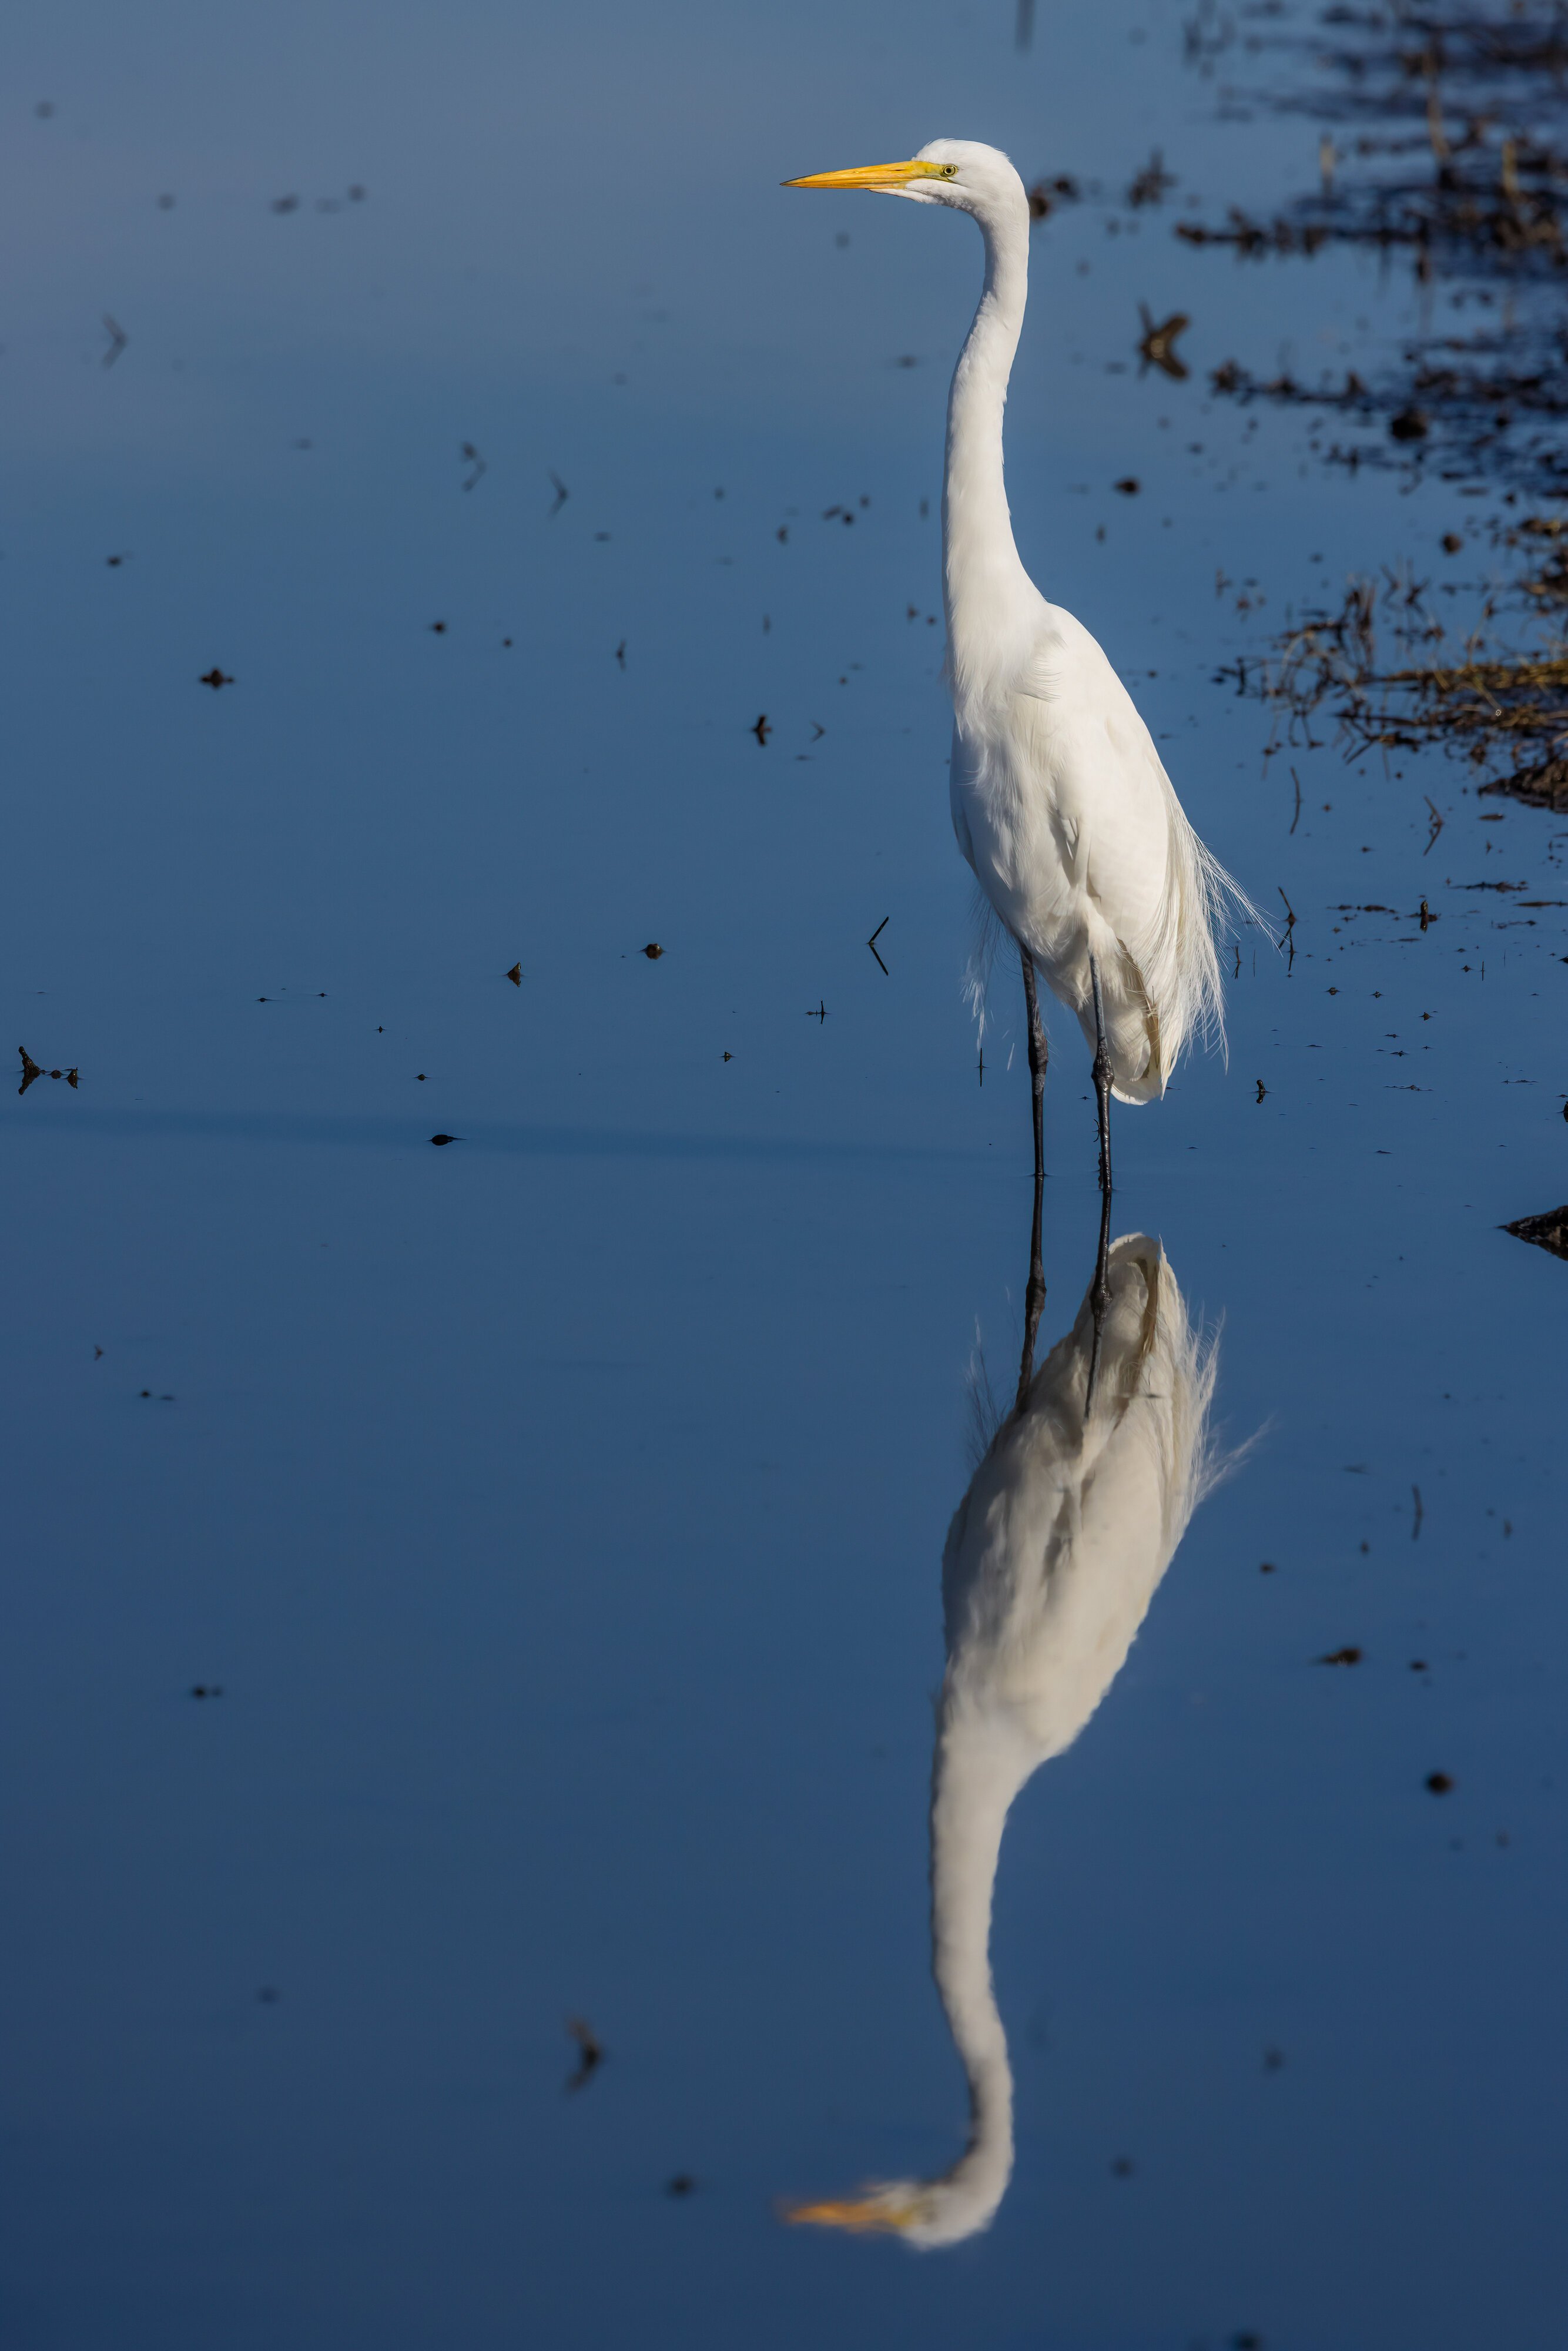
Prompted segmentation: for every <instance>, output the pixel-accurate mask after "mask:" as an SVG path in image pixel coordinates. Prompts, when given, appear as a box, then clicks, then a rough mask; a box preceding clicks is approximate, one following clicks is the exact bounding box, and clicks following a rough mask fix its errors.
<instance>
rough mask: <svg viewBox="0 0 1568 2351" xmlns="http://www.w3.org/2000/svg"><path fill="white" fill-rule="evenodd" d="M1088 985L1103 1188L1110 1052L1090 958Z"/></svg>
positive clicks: (1106, 1185) (1107, 1170)
mask: <svg viewBox="0 0 1568 2351" xmlns="http://www.w3.org/2000/svg"><path fill="white" fill-rule="evenodd" d="M1089 985H1090V987H1091V988H1092V990H1093V994H1094V1099H1095V1101H1096V1102H1097V1103H1098V1104H1099V1107H1100V1189H1101V1190H1102V1192H1109V1190H1110V1189H1111V1051H1110V1048H1109V1046H1108V1045H1107V1044H1106V1042H1105V1002H1104V998H1103V996H1102V994H1101V992H1100V967H1099V965H1098V964H1097V963H1096V962H1095V960H1094V958H1093V956H1090V958H1089Z"/></svg>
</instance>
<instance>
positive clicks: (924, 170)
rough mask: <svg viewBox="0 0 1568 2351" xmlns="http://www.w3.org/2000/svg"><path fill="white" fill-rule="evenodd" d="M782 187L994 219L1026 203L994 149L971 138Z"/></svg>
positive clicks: (789, 182) (1016, 178)
mask: <svg viewBox="0 0 1568 2351" xmlns="http://www.w3.org/2000/svg"><path fill="white" fill-rule="evenodd" d="M784 185H785V186H786V187H787V188H866V189H870V190H871V191H872V192H873V193H876V194H878V195H884V196H907V197H908V198H909V200H910V202H911V203H912V204H948V205H950V206H951V207H952V208H953V210H954V211H955V212H961V213H973V214H975V215H976V217H977V219H978V220H981V221H985V220H988V219H994V218H996V217H997V216H998V215H999V214H1003V213H1006V212H1009V211H1019V210H1020V209H1021V210H1022V211H1023V212H1024V214H1025V216H1026V218H1027V212H1028V204H1029V199H1028V197H1027V196H1026V195H1025V194H1024V188H1023V182H1022V181H1021V180H1020V179H1019V175H1018V173H1017V172H1015V171H1014V169H1013V167H1012V165H1011V164H1010V163H1009V161H1008V159H1007V157H1006V156H1005V155H1004V154H1003V153H1002V152H1001V149H1000V148H999V147H984V146H982V145H981V144H980V143H979V141H977V140H974V139H933V140H932V141H931V142H930V144H929V145H928V146H925V147H923V148H922V149H921V150H920V152H919V154H918V155H915V156H913V157H911V159H910V161H909V162H907V163H862V164H859V165H857V166H856V167H855V168H854V169H853V170H852V171H848V172H810V174H809V175H808V176H807V177H806V178H805V179H803V180H786V181H785V183H784Z"/></svg>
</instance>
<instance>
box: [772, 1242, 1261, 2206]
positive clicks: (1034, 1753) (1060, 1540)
mask: <svg viewBox="0 0 1568 2351" xmlns="http://www.w3.org/2000/svg"><path fill="white" fill-rule="evenodd" d="M1099 1278H1100V1277H1099V1274H1098V1272H1096V1276H1095V1283H1094V1284H1092V1285H1091V1289H1090V1292H1089V1295H1088V1296H1087V1297H1086V1298H1085V1300H1084V1301H1083V1305H1082V1310H1081V1311H1080V1313H1079V1316H1078V1321H1077V1322H1076V1324H1075V1325H1074V1327H1073V1329H1072V1331H1071V1332H1070V1333H1069V1335H1068V1336H1067V1337H1066V1338H1065V1339H1063V1340H1062V1341H1061V1343H1060V1344H1059V1345H1058V1346H1057V1347H1055V1348H1054V1349H1053V1350H1052V1352H1051V1354H1050V1355H1049V1356H1048V1357H1047V1359H1046V1361H1045V1363H1044V1364H1042V1365H1041V1367H1040V1371H1039V1373H1038V1374H1036V1375H1035V1377H1034V1379H1033V1381H1032V1384H1030V1387H1029V1390H1028V1393H1027V1396H1026V1399H1025V1401H1024V1402H1023V1403H1022V1404H1021V1405H1020V1406H1019V1409H1017V1410H1015V1411H1014V1412H1012V1413H1010V1414H1009V1416H1008V1418H1007V1419H1006V1420H1005V1421H1004V1422H1003V1424H1002V1426H1001V1427H1000V1428H999V1429H998V1432H997V1434H996V1436H995V1437H994V1438H993V1439H992V1441H991V1444H990V1447H989V1449H988V1452H987V1453H986V1456H985V1458H984V1459H983V1460H982V1461H981V1463H980V1465H979V1467H978V1468H977V1470H976V1472H975V1475H974V1478H973V1479H972V1480H971V1481H970V1485H969V1489H968V1491H967V1494H966V1495H965V1497H964V1499H963V1500H962V1501H961V1502H960V1503H959V1505H958V1508H957V1510H956V1514H955V1516H954V1520H953V1523H952V1525H951V1527H950V1528H949V1530H948V1532H947V1542H946V1550H945V1552H944V1553H943V1559H942V1599H943V1613H944V1615H945V1618H946V1642H947V1670H946V1677H945V1678H944V1681H943V1685H942V1702H941V1710H940V1715H939V1718H938V1722H937V1729H936V1756H935V1759H934V1761H933V1765H932V1775H931V1949H932V1970H933V1973H934V1974H935V1976H936V1988H937V1990H938V1991H939V1992H940V1994H941V1997H942V2005H943V2007H944V2009H945V2010H946V2014H947V2022H948V2024H949V2026H950V2027H951V2029H952V2033H953V2039H954V2043H955V2044H956V2048H957V2052H958V2054H959V2057H960V2058H961V2060H962V2061H963V2065H964V2071H965V2074H966V2075H967V2081H968V2088H969V2141H968V2145H967V2148H966V2149H965V2152H964V2154H963V2155H962V2156H961V2157H960V2158H959V2160H958V2161H957V2162H956V2164H955V2165H954V2166H953V2168H952V2169H951V2170H950V2171H947V2172H945V2173H944V2174H943V2175H942V2176H941V2178H940V2179H900V2180H890V2181H886V2182H883V2183H881V2184H878V2185H875V2186H873V2187H871V2188H869V2189H866V2190H865V2191H864V2192H863V2193H862V2195H860V2196H857V2197H852V2198H847V2199H838V2200H834V2201H830V2202H825V2203H812V2204H800V2205H796V2206H794V2207H793V2208H791V2209H789V2210H787V2211H786V2214H785V2217H786V2218H787V2219H789V2220H805V2221H816V2222H818V2223H820V2224H822V2225H824V2226H827V2227H831V2228H841V2229H853V2230H889V2231H895V2232H896V2233H897V2234H898V2235H900V2236H901V2237H903V2239H904V2241H905V2242H906V2243H907V2244H910V2245H915V2246H919V2247H922V2248H925V2247H930V2246H934V2245H950V2244H955V2243H956V2242H957V2241H958V2240H959V2239H960V2238H963V2237H968V2236H972V2235H974V2233H975V2232H976V2231H977V2230H980V2229H984V2228H986V2227H988V2225H989V2223H990V2221H991V2219H992V2217H993V2216H994V2214H995V2212H996V2210H997V2208H998V2205H999V2204H1000V2202H1001V2200H1002V2198H1003V2196H1004V2195H1005V2194H1006V2192H1007V2186H1008V2181H1009V2179H1010V2177H1011V2175H1012V2168H1013V2128H1012V2072H1011V2068H1010V2066H1009V2063H1008V2044H1007V2035H1006V2033H1005V2032H1004V2031H1003V2029H1002V2021H1001V2017H1000V2015H999V2013H998V2009H997V2001H996V1992H995V1990H994V1988H993V1985H992V1981H991V1964H990V1931H991V1890H992V1886H993V1885H994V1883H995V1879H996V1874H997V1864H998V1858H999V1855H1000V1852H1001V1842H1002V1830H1003V1827H1004V1825H1005V1823H1006V1821H1007V1816H1008V1813H1009V1809H1010V1807H1011V1805H1012V1802H1013V1800H1014V1798H1015V1797H1016V1796H1017V1795H1018V1793H1019V1790H1020V1789H1021V1788H1022V1787H1023V1785H1024V1783H1025V1782H1026V1781H1027V1780H1029V1779H1030V1776H1031V1774H1032V1773H1033V1772H1035V1771H1038V1769H1039V1768H1040V1764H1042V1763H1044V1762H1047V1761H1050V1759H1051V1757H1052V1756H1054V1755H1060V1754H1061V1752H1062V1750H1063V1749H1064V1748H1067V1747H1070V1746H1071V1744H1072V1741H1073V1740H1075V1739H1076V1738H1077V1736H1078V1734H1079V1732H1080V1731H1081V1730H1082V1729H1083V1726H1084V1724H1085V1723H1086V1722H1087V1721H1088V1720H1089V1718H1090V1717H1091V1715H1092V1713H1093V1712H1094V1710H1095V1708H1096V1707H1098V1705H1099V1704H1100V1701H1101V1699H1102V1698H1103V1697H1104V1695H1105V1693H1106V1691H1107V1690H1108V1689H1109V1688H1110V1687H1111V1684H1112V1683H1113V1681H1114V1680H1115V1678H1116V1676H1117V1674H1118V1673H1120V1671H1121V1669H1122V1667H1123V1665H1124V1663H1125V1661H1126V1656H1127V1652H1128V1650H1129V1649H1130V1648H1131V1647H1132V1646H1133V1642H1134V1638H1135V1637H1136V1635H1137V1633H1138V1629H1139V1627H1140V1626H1141V1625H1142V1624H1143V1621H1144V1618H1145V1615H1146V1614H1147V1613H1148V1608H1149V1604H1150V1602H1151V1601H1152V1600H1153V1598H1154V1595H1155V1590H1156V1588H1157V1587H1158V1584H1159V1583H1160V1579H1161V1577H1162V1576H1163V1575H1164V1574H1165V1572H1166V1568H1167V1567H1168V1566H1169V1564H1170V1562H1171V1559H1172V1556H1173V1554H1174V1553H1175V1552H1176V1545H1177V1544H1178V1543H1179V1542H1180V1541H1181V1539H1182V1536H1183V1534H1184V1533H1185V1531H1186V1524H1187V1521H1188V1520H1189V1519H1190V1518H1191V1516H1192V1513H1193V1510H1194V1509H1195V1508H1196V1507H1197V1503H1198V1501H1199V1500H1200V1499H1202V1497H1203V1495H1204V1493H1205V1492H1206V1491H1207V1488H1208V1486H1209V1485H1210V1484H1211V1483H1212V1482H1213V1479H1214V1477H1215V1474H1216V1468H1215V1463H1214V1458H1213V1455H1212V1453H1211V1450H1210V1447H1209V1443H1208V1435H1207V1428H1208V1409H1209V1401H1210V1398H1211V1396H1212V1395H1213V1391H1214V1375H1215V1360H1214V1349H1213V1346H1212V1344H1208V1345H1206V1344H1205V1343H1203V1342H1202V1341H1201V1340H1200V1339H1198V1338H1197V1337H1196V1336H1195V1334H1194V1332H1192V1330H1191V1328H1190V1326H1189V1324H1188V1322H1187V1315H1186V1307H1185V1305H1184V1303H1183V1301H1182V1296H1181V1292H1180V1290H1178V1289H1177V1287H1176V1276H1175V1275H1174V1274H1173V1273H1172V1271H1171V1269H1170V1266H1169V1264H1168V1263H1167V1262H1166V1257H1165V1254H1164V1252H1163V1251H1162V1249H1161V1248H1160V1245H1159V1243H1158V1242H1157V1241H1155V1240H1151V1239H1149V1238H1147V1237H1146V1235H1145V1234H1142V1233H1134V1234H1130V1235H1128V1236H1126V1237H1125V1238H1123V1239H1121V1240H1119V1241H1117V1242H1115V1243H1114V1245H1113V1247H1112V1248H1111V1249H1110V1250H1109V1253H1108V1260H1107V1270H1106V1286H1107V1289H1108V1291H1109V1298H1108V1302H1107V1304H1106V1307H1105V1311H1104V1313H1103V1317H1102V1316H1101V1315H1100V1314H1099V1312H1098V1311H1096V1308H1095V1303H1094V1288H1095V1286H1096V1285H1097V1284H1098V1281H1099ZM1102 1322H1103V1329H1102V1328H1101V1327H1100V1326H1101V1324H1102ZM1097 1354H1098V1356H1099V1362H1100V1377H1099V1382H1098V1384H1097V1385H1095V1384H1093V1374H1092V1364H1094V1361H1095V1358H1096V1355H1097Z"/></svg>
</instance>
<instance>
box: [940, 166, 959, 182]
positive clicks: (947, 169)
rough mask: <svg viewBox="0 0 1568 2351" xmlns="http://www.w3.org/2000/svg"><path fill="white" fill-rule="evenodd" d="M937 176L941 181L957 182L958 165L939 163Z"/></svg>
mask: <svg viewBox="0 0 1568 2351" xmlns="http://www.w3.org/2000/svg"><path fill="white" fill-rule="evenodd" d="M936 176H937V178H938V179H939V180H956V178H957V176H958V166H957V165H956V163H938V164H937V166H936Z"/></svg>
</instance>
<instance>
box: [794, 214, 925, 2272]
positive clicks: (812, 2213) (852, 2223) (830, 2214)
mask: <svg viewBox="0 0 1568 2351" xmlns="http://www.w3.org/2000/svg"><path fill="white" fill-rule="evenodd" d="M784 184H785V186H786V187H790V186H794V185H796V184H798V183H795V182H792V181H789V180H786V182H785V183H784ZM782 2218H783V2219H784V2220H790V2221H793V2222H795V2223H796V2224H797V2225H799V2223H800V2222H801V2221H807V2222H809V2223H810V2225H811V2226H812V2227H814V2228H818V2229H849V2230H852V2231H854V2233H855V2234H856V2235H862V2234H864V2233H866V2232H867V2231H873V2230H883V2229H885V2230H888V2231H898V2230H900V2229H906V2228H907V2227H908V2226H909V2223H910V2222H911V2220H914V2218H915V2207H914V2205H913V2204H896V2205H894V2204H887V2203H884V2202H883V2199H881V2198H880V2197H878V2196H867V2197H863V2198H862V2197H859V2196H852V2197H848V2198H844V2199H836V2200H834V2201H833V2202H831V2203H824V2204H788V2205H786V2206H785V2208H784V2211H783V2214H782Z"/></svg>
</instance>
